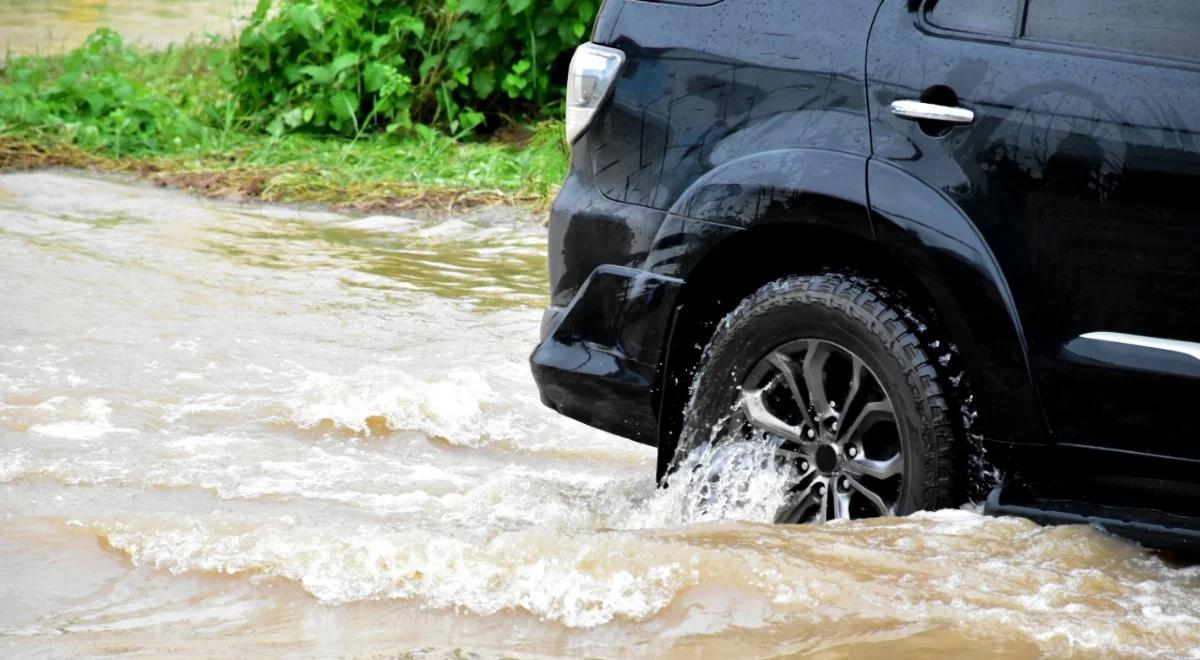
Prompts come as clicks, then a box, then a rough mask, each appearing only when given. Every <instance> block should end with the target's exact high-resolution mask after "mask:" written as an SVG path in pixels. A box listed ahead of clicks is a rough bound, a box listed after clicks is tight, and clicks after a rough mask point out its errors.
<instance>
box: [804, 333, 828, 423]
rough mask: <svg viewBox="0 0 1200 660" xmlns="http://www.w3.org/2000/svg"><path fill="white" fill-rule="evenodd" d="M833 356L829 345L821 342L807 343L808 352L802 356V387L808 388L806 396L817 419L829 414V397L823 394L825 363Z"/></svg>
mask: <svg viewBox="0 0 1200 660" xmlns="http://www.w3.org/2000/svg"><path fill="white" fill-rule="evenodd" d="M830 355H833V350H832V348H830V345H829V344H828V343H826V342H823V341H817V340H812V341H809V342H808V350H807V352H805V354H804V386H805V387H806V388H808V396H809V398H810V399H811V401H812V407H813V409H814V410H815V411H816V413H817V419H821V418H823V417H825V416H826V415H828V414H829V412H830V411H829V397H828V396H827V395H826V394H825V363H826V362H828V361H829V356H830Z"/></svg>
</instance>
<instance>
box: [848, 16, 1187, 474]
mask: <svg viewBox="0 0 1200 660" xmlns="http://www.w3.org/2000/svg"><path fill="white" fill-rule="evenodd" d="M1014 27H1015V25H1014ZM867 73H868V79H869V87H870V89H869V94H870V98H871V114H872V134H873V137H874V147H875V156H874V157H875V158H877V159H879V160H881V161H886V162H888V163H891V164H892V165H894V166H895V167H897V168H899V169H901V170H903V171H905V172H907V173H908V174H910V175H911V176H913V177H914V178H915V179H918V180H920V181H923V182H925V183H926V184H927V185H929V186H930V187H933V188H936V189H937V190H939V191H940V192H941V193H942V195H943V196H944V197H945V198H946V199H948V200H950V201H951V202H952V203H953V204H954V205H955V206H957V207H958V208H960V209H962V213H963V215H964V216H966V217H968V218H970V220H971V222H972V223H973V224H974V225H975V227H976V228H977V229H978V232H979V234H980V235H981V236H982V237H983V239H984V240H985V241H986V243H987V245H988V247H989V249H990V250H991V251H992V253H993V254H994V255H995V257H996V262H997V263H998V264H999V265H1000V270H1001V271H1002V275H1003V279H1004V281H1006V282H1007V283H1008V286H1009V288H1010V290H1011V292H1012V299H1013V302H1014V303H1015V308H1016V312H1017V315H1018V316H1019V318H1020V320H1021V322H1022V328H1023V331H1024V335H1025V341H1026V343H1027V345H1028V347H1029V355H1030V362H1031V368H1032V370H1033V373H1034V375H1035V377H1036V379H1037V384H1038V388H1039V390H1040V393H1041V395H1042V400H1043V402H1044V405H1045V410H1046V414H1047V417H1048V418H1049V422H1050V425H1051V428H1052V429H1053V431H1054V437H1055V439H1056V440H1057V441H1060V442H1066V443H1072V444H1078V445H1092V446H1097V447H1105V448H1113V449H1123V450H1131V451H1141V452H1148V453H1159V454H1165V455H1174V456H1180V457H1200V418H1197V417H1196V416H1193V415H1190V414H1188V413H1187V408H1188V402H1190V401H1194V400H1196V399H1197V397H1198V396H1200V380H1197V379H1195V378H1193V377H1190V376H1182V375H1180V374H1178V373H1174V374H1165V373H1162V372H1154V373H1148V372H1146V371H1144V370H1140V369H1137V368H1133V369H1130V368H1127V366H1122V365H1121V364H1119V363H1117V362H1112V361H1110V362H1109V363H1108V364H1106V365H1099V364H1097V363H1096V362H1095V361H1094V360H1082V361H1081V360H1077V359H1075V358H1076V356H1077V352H1076V351H1071V350H1068V349H1067V347H1068V346H1069V345H1070V344H1071V342H1073V341H1074V340H1076V339H1077V338H1078V337H1080V336H1082V335H1085V334H1087V333H1091V332H1097V331H1111V332H1123V333H1132V334H1135V335H1144V336H1149V337H1158V338H1166V339H1175V340H1187V341H1195V340H1197V339H1200V315H1197V314H1195V313H1194V310H1193V306H1194V302H1195V300H1196V297H1197V292H1198V291H1200V217H1198V216H1197V213H1196V210H1195V201H1194V200H1195V193H1194V192H1193V190H1192V189H1191V186H1190V185H1189V184H1192V185H1194V184H1195V182H1197V181H1200V141H1198V140H1197V135H1198V131H1200V70H1197V69H1195V68H1189V67H1187V66H1181V65H1179V64H1178V63H1174V62H1160V61H1154V60H1152V59H1146V58H1136V57H1131V56H1129V55H1126V54H1116V53H1102V52H1083V51H1080V50H1079V49H1077V48H1056V47H1053V46H1051V45H1048V44H1042V43H1032V42H1028V41H1027V40H1023V39H1014V38H1012V37H1008V38H1000V39H994V40H990V39H981V38H979V37H978V35H963V34H955V33H945V32H944V31H937V30H933V29H931V28H929V26H927V25H926V24H925V23H924V22H923V20H922V17H921V15H920V14H919V13H917V12H913V11H911V5H910V3H908V2H907V1H906V0H885V2H884V3H883V6H882V8H881V10H880V13H879V15H878V17H877V19H876V22H875V27H874V29H873V32H872V37H871V43H870V47H869V52H868V61H867ZM935 86H940V87H942V88H947V89H950V90H953V92H954V94H955V95H956V96H957V98H958V103H959V104H960V105H962V106H964V107H967V108H969V109H971V110H973V111H974V114H975V121H974V123H973V124H971V125H968V126H958V127H955V128H952V129H949V130H948V132H946V133H945V134H934V135H931V134H929V133H928V132H927V131H926V130H924V129H923V128H922V126H920V125H918V124H917V123H914V122H912V121H908V120H906V119H903V118H900V117H897V116H895V115H894V114H893V113H892V112H891V111H890V109H889V105H890V104H891V103H892V102H893V101H895V100H898V99H916V98H921V97H922V96H923V95H926V94H928V93H930V92H931V90H933V88H934V87H935ZM871 185H872V191H871V197H872V201H873V202H875V203H877V204H878V203H883V197H884V194H883V193H882V192H877V191H876V190H875V182H874V181H872V183H871ZM889 194H895V191H890V192H889ZM1098 411H1103V413H1102V414H1097V412H1098Z"/></svg>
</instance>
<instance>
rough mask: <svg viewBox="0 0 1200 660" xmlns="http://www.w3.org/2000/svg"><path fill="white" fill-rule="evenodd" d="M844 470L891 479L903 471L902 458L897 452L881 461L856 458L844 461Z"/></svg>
mask: <svg viewBox="0 0 1200 660" xmlns="http://www.w3.org/2000/svg"><path fill="white" fill-rule="evenodd" d="M845 470H846V472H847V473H849V474H853V475H858V476H868V477H874V478H876V479H891V478H892V477H894V476H896V475H898V474H901V473H902V472H904V458H903V457H902V456H900V454H899V452H897V453H896V455H895V456H893V457H891V458H888V459H885V460H881V461H877V460H872V459H869V458H856V459H853V460H849V461H846V465H845Z"/></svg>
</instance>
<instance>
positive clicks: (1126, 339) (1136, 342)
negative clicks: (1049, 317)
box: [1079, 332, 1200, 360]
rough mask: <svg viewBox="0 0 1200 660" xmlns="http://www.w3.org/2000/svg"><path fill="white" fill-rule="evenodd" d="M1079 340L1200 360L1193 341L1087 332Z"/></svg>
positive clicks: (1197, 348)
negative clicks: (1139, 348)
mask: <svg viewBox="0 0 1200 660" xmlns="http://www.w3.org/2000/svg"><path fill="white" fill-rule="evenodd" d="M1079 337H1080V339H1093V340H1095V341H1104V342H1108V343H1110V344H1126V345H1128V346H1140V347H1142V348H1153V349H1157V350H1160V351H1170V352H1172V353H1181V354H1183V355H1188V356H1191V357H1193V358H1195V359H1197V360H1200V343H1196V342H1194V341H1183V340H1180V339H1160V338H1158V337H1142V336H1140V335H1127V334H1125V333H1123V332H1089V333H1087V334H1086V335H1080V336H1079Z"/></svg>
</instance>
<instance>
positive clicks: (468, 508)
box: [0, 173, 1200, 658]
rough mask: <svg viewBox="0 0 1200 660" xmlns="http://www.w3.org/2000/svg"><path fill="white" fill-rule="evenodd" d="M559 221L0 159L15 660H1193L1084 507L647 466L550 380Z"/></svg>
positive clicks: (1122, 551) (1196, 641) (4, 610)
mask: <svg viewBox="0 0 1200 660" xmlns="http://www.w3.org/2000/svg"><path fill="white" fill-rule="evenodd" d="M544 234H545V230H544V228H543V227H541V226H540V225H539V223H538V222H537V219H536V218H534V217H532V216H531V215H529V214H528V213H526V212H524V211H520V210H513V209H493V210H489V211H483V212H475V213H472V214H468V215H465V216H462V217H453V218H435V219H406V218H397V217H365V218H363V217H347V216H342V215H336V214H330V213H321V212H310V211H298V210H295V209H287V208H279V207H267V206H245V205H236V204H231V203H220V202H213V201H207V200H198V199H195V198H193V197H190V196H188V195H185V194H182V193H178V192H173V191H164V190H159V189H154V188H150V187H147V186H144V185H133V184H123V183H115V182H112V181H106V180H100V179H94V178H89V177H86V176H82V175H77V174H64V173H30V174H10V175H4V176H0V558H2V560H0V656H5V657H12V656H14V655H64V654H108V653H150V654H167V653H171V654H182V655H229V654H251V653H252V654H296V655H336V656H343V655H367V654H380V653H388V654H411V655H415V656H419V657H441V656H446V655H456V654H461V653H480V654H483V655H496V654H501V653H516V654H568V655H600V656H647V657H664V656H676V655H678V656H688V657H703V656H711V657H745V656H750V655H802V656H803V655H813V656H818V657H850V656H853V657H856V658H859V657H886V658H896V657H904V656H906V655H910V654H911V655H920V656H930V655H934V654H964V655H965V654H971V655H976V654H980V653H982V652H1000V653H1007V654H1009V655H1012V656H1017V657H1027V656H1038V655H1047V656H1056V657H1062V656H1071V655H1078V656H1081V657H1085V656H1086V657H1091V656H1095V655H1105V656H1129V657H1145V656H1161V657H1171V658H1179V657H1200V568H1196V567H1174V566H1171V565H1168V564H1166V563H1164V561H1163V560H1162V559H1160V558H1159V557H1157V556H1155V555H1153V554H1150V553H1147V552H1145V551H1142V550H1140V549H1139V548H1137V547H1136V546H1133V545H1131V544H1128V543H1125V542H1123V541H1120V540H1117V539H1114V538H1111V537H1108V536H1106V535H1104V534H1102V533H1100V532H1097V531H1095V530H1092V529H1089V528H1085V527H1067V528H1053V529H1043V528H1039V527H1037V526H1036V525H1033V524H1031V523H1029V522H1027V521H1023V520H1015V519H988V518H984V517H982V516H980V515H978V514H977V513H975V512H973V511H971V510H955V511H941V512H934V513H928V514H921V515H917V516H913V517H910V518H906V519H885V520H875V521H870V522H854V523H849V524H830V525H826V526H813V527H793V528H783V527H774V526H769V525H765V524H762V523H761V522H756V521H761V520H763V519H765V518H767V517H768V515H769V514H768V511H769V510H770V504H771V498H772V497H775V496H776V493H775V491H774V490H773V486H774V485H775V483H776V482H773V481H772V480H771V478H772V477H771V475H763V476H761V477H758V478H755V479H750V480H749V482H748V487H749V489H750V492H758V493H761V494H762V497H761V498H759V499H758V501H757V503H758V506H750V505H745V504H744V503H743V502H741V501H740V500H739V498H737V497H729V498H727V501H725V506H723V507H721V510H720V512H719V513H720V514H721V515H720V516H716V515H714V512H713V511H712V510H708V511H707V512H706V513H704V514H703V515H700V514H698V513H696V511H697V509H696V507H695V506H694V501H695V496H696V493H695V492H691V491H689V489H687V488H673V489H671V490H670V491H661V492H660V491H657V490H656V489H655V488H654V484H653V481H652V473H653V455H652V452H651V451H650V450H649V449H648V448H645V447H640V446H637V445H633V444H630V443H627V442H625V441H622V440H619V439H616V438H613V437H611V436H607V435H604V434H602V433H599V432H596V431H592V430H590V429H587V428H585V427H583V426H580V425H578V424H575V423H574V422H571V421H569V420H566V419H563V418H561V417H558V416H556V415H555V414H554V413H552V412H551V411H549V410H546V409H544V408H542V406H541V405H540V404H539V403H538V400H537V394H536V391H535V389H534V386H533V384H532V382H531V380H530V377H529V372H528V368H527V366H526V357H527V355H528V354H529V352H530V350H531V349H532V347H533V345H534V343H535V341H536V335H537V327H538V321H539V318H540V307H541V305H542V304H544V295H545V293H544V292H545V288H546V283H545V276H544V269H545V261H544V257H543V253H544V250H545V238H544ZM753 463H754V457H748V458H747V460H745V461H742V462H741V463H739V462H738V461H736V460H735V461H731V464H730V468H729V469H731V470H738V469H746V470H750V469H751V468H752V467H753ZM717 517H721V518H725V519H724V520H717V519H713V518H717Z"/></svg>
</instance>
